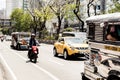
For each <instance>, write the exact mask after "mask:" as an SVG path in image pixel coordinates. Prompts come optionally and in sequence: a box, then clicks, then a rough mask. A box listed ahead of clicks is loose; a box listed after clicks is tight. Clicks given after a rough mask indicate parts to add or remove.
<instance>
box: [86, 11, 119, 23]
mask: <svg viewBox="0 0 120 80" xmlns="http://www.w3.org/2000/svg"><path fill="white" fill-rule="evenodd" d="M108 21H120V13H119V12H116V13H111V14H103V15H97V16H91V17H89V18H87V19H86V22H108Z"/></svg>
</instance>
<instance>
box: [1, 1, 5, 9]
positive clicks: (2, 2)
mask: <svg viewBox="0 0 120 80" xmlns="http://www.w3.org/2000/svg"><path fill="white" fill-rule="evenodd" d="M5 1H6V0H0V9H3V8H5Z"/></svg>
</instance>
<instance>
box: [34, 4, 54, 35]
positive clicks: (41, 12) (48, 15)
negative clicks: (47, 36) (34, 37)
mask: <svg viewBox="0 0 120 80" xmlns="http://www.w3.org/2000/svg"><path fill="white" fill-rule="evenodd" d="M35 14H36V16H37V17H38V18H39V22H38V24H39V31H40V32H39V37H41V35H42V33H44V31H45V30H46V26H45V24H46V21H47V20H50V19H52V18H53V13H52V12H51V9H50V8H49V7H48V6H47V5H46V6H42V8H41V9H36V10H35Z"/></svg>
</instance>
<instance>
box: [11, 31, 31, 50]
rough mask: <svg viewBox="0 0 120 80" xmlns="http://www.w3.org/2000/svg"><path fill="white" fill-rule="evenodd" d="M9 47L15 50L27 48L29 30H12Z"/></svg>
mask: <svg viewBox="0 0 120 80" xmlns="http://www.w3.org/2000/svg"><path fill="white" fill-rule="evenodd" d="M11 36H12V40H11V47H12V48H15V49H17V50H20V49H28V41H29V39H30V32H13V33H11Z"/></svg>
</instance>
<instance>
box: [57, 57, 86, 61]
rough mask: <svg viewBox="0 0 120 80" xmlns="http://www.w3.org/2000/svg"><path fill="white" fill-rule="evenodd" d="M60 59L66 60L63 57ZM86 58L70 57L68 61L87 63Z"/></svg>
mask: <svg viewBox="0 0 120 80" xmlns="http://www.w3.org/2000/svg"><path fill="white" fill-rule="evenodd" d="M58 58H60V59H64V58H63V56H58ZM86 60H88V59H86V58H85V57H70V58H69V59H68V60H67V61H86Z"/></svg>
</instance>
